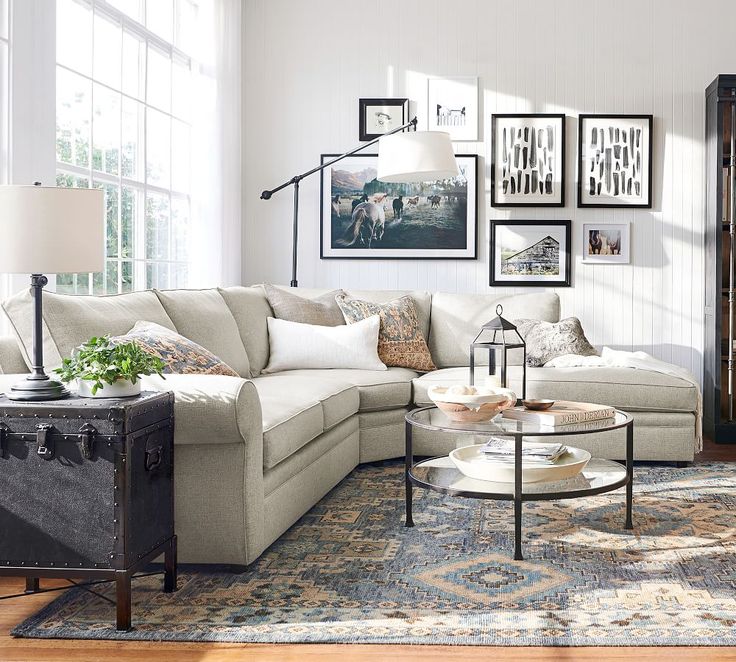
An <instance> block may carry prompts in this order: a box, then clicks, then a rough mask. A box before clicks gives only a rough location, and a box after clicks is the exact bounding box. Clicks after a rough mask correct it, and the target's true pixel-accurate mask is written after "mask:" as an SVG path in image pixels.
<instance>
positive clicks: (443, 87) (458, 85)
mask: <svg viewBox="0 0 736 662" xmlns="http://www.w3.org/2000/svg"><path fill="white" fill-rule="evenodd" d="M427 128H428V129H429V131H446V132H447V133H449V134H450V138H451V139H452V140H456V141H457V140H478V78H477V77H475V76H460V77H456V78H430V79H429V80H428V81H427Z"/></svg>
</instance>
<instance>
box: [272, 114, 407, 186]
mask: <svg viewBox="0 0 736 662" xmlns="http://www.w3.org/2000/svg"><path fill="white" fill-rule="evenodd" d="M417 123H418V120H417V118H416V117H414V119H412V120H411V121H409V122H407V123H406V124H403V125H402V126H399V127H396V128H395V129H393V130H392V131H388V132H387V133H384V134H383V135H382V136H379V137H378V138H374V139H373V140H371V141H370V142H367V143H363V144H362V145H358V146H357V147H355V148H354V149H351V150H350V151H348V152H345V153H344V154H340V156H336V157H335V158H334V159H330V160H329V161H327V162H326V163H322V164H320V165H318V166H316V167H314V168H312V169H311V170H307V171H306V172H303V173H301V174H300V175H294V176H293V177H292V178H291V179H289V180H288V181H285V182H284V183H283V184H281V185H279V186H277V187H276V188H272V189H270V190H266V191H263V192H262V193H261V200H269V199H270V198H271V196H272V195H273V194H274V193H278V192H279V191H280V190H281V189H284V188H286V187H287V186H291V185H292V184H298V183H299V182H300V181H301V180H302V179H304V178H305V177H309V175H313V174H314V173H315V172H319V171H320V170H324V169H325V168H327V167H328V166H331V165H332V164H333V163H337V162H338V161H342V159H344V158H345V157H348V156H352V155H353V154H356V153H357V152H360V151H362V150H364V149H365V148H366V147H370V146H371V145H375V144H376V143H377V142H378V141H379V140H380V139H381V138H384V137H385V136H391V135H393V134H394V133H399V131H404V130H406V129H408V128H409V127H414V130H415V131H416V130H417Z"/></svg>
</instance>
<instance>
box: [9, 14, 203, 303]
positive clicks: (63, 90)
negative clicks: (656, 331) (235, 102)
mask: <svg viewBox="0 0 736 662" xmlns="http://www.w3.org/2000/svg"><path fill="white" fill-rule="evenodd" d="M5 2H7V0H0V7H3V6H4V5H3V3H5ZM197 5H198V0H107V1H105V0H57V18H56V26H57V34H56V90H57V93H56V161H57V163H56V166H57V185H58V186H75V187H96V188H101V189H103V190H104V191H105V200H106V208H107V221H106V223H107V226H106V227H107V231H106V251H107V261H106V269H105V271H104V272H102V273H96V274H59V275H58V276H57V281H56V288H57V291H59V292H69V293H77V294H86V293H90V294H101V293H108V294H112V293H117V292H126V291H130V290H134V289H135V290H138V289H144V288H149V287H160V288H168V287H184V286H186V285H187V283H188V258H189V255H188V251H189V243H190V236H189V235H190V230H191V227H190V207H191V195H190V194H191V190H190V162H191V159H190V150H191V118H190V116H189V111H190V108H191V103H190V96H191V92H192V53H193V38H195V36H196V26H197V12H198V7H197ZM3 48H7V46H6V45H5V44H4V42H3V41H2V19H1V18H0V67H1V66H3V64H2V63H3V62H4V60H3V50H2V49H3ZM2 80H3V79H2V78H1V77H0V81H2ZM1 85H2V83H1V82H0V100H2V98H3V95H2V87H1ZM2 113H3V111H2V105H0V118H3V117H4V116H3V114H2ZM1 130H3V129H0V131H1ZM0 144H2V141H1V140H0ZM1 167H2V166H1V165H0V168H1ZM1 172H2V170H0V173H1Z"/></svg>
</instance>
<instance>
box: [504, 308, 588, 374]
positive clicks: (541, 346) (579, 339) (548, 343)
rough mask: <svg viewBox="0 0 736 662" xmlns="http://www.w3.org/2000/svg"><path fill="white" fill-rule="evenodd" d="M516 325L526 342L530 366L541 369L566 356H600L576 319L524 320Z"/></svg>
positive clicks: (527, 358) (518, 321)
mask: <svg viewBox="0 0 736 662" xmlns="http://www.w3.org/2000/svg"><path fill="white" fill-rule="evenodd" d="M514 324H516V326H517V328H518V330H519V334H520V335H521V337H522V338H523V339H524V342H526V364H527V365H528V366H542V365H544V364H545V363H547V361H551V360H552V359H554V358H556V357H558V356H563V355H564V354H578V355H579V356H597V355H598V352H597V351H596V349H595V347H593V345H591V344H590V343H589V342H588V339H587V338H586V337H585V332H584V331H583V327H582V325H581V324H580V320H579V319H578V318H577V317H567V318H566V319H564V320H560V321H559V322H555V323H552V322H542V321H540V320H525V319H522V320H516V321H515V322H514Z"/></svg>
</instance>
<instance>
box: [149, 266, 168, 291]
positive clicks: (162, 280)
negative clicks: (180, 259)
mask: <svg viewBox="0 0 736 662" xmlns="http://www.w3.org/2000/svg"><path fill="white" fill-rule="evenodd" d="M152 287H157V288H158V289H160V290H166V289H169V288H170V287H171V285H170V284H169V265H168V264H160V263H154V264H151V263H148V264H147V265H146V288H149V289H150V288H152Z"/></svg>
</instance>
